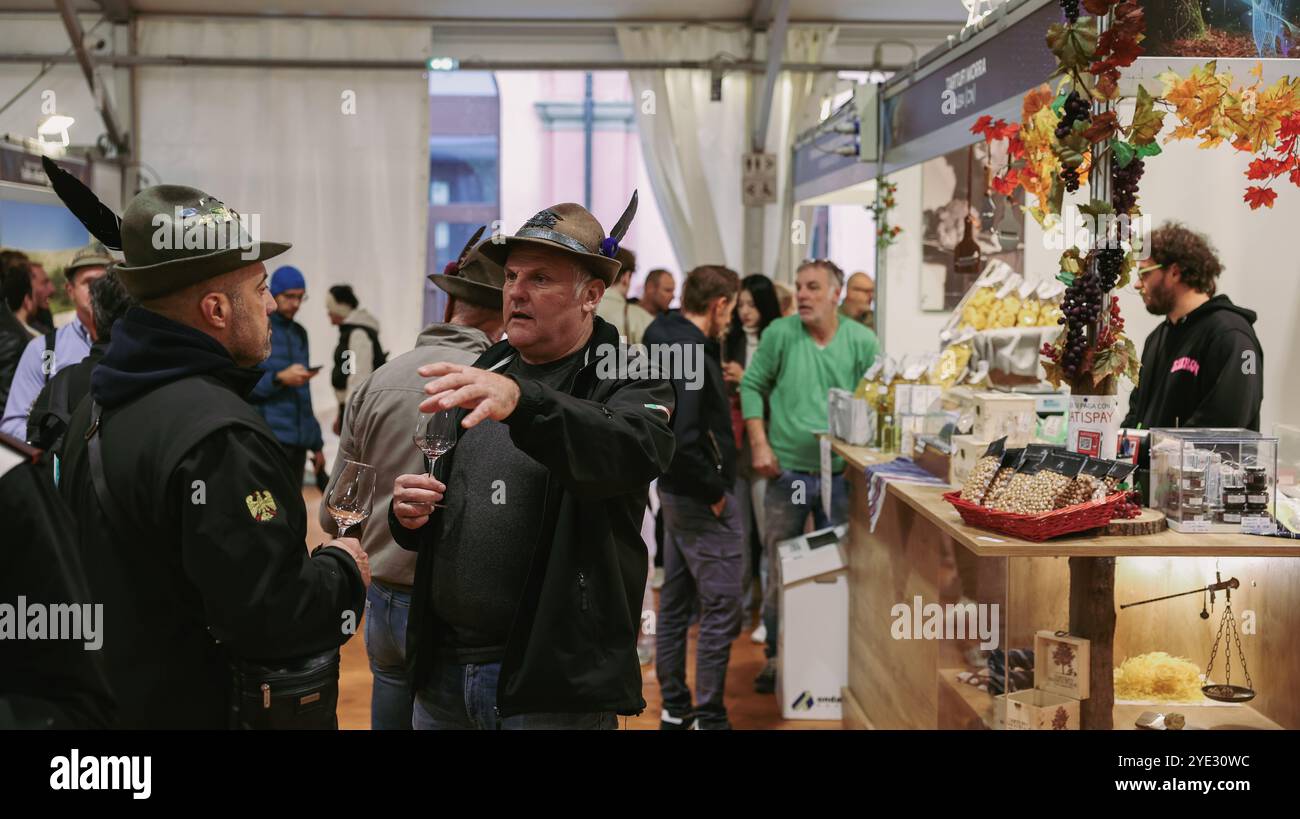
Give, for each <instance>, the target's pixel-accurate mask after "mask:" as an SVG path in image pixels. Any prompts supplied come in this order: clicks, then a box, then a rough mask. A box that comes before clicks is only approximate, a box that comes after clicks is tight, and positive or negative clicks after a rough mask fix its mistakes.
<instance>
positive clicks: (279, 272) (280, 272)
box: [271, 265, 307, 296]
mask: <svg viewBox="0 0 1300 819" xmlns="http://www.w3.org/2000/svg"><path fill="white" fill-rule="evenodd" d="M306 289H307V280H306V279H304V278H303V276H302V271H301V270H299V269H298V268H296V267H293V266H291V265H285V266H284V267H280V268H276V271H275V272H274V273H272V274H271V295H272V296H278V295H280V294H281V293H283V292H284V291H286V290H306Z"/></svg>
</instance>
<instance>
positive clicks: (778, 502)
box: [763, 469, 849, 657]
mask: <svg viewBox="0 0 1300 819" xmlns="http://www.w3.org/2000/svg"><path fill="white" fill-rule="evenodd" d="M796 483H801V484H802V485H801V486H799V487H796ZM821 483H822V481H821V476H819V475H815V474H813V473H811V472H793V471H791V470H788V469H787V470H783V471H782V472H781V475H780V477H777V478H773V479H772V480H770V481H768V483H767V496H766V497H765V498H764V499H763V514H764V516H765V517H764V528H765V529H766V531H765V532H764V535H765V536H766V542H765V543H764V544H763V546H764V548H766V549H767V566H768V569H767V579H768V583H767V592H766V594H765V595H764V597H763V625H764V626H765V627H766V628H767V650H766V652H765V653H766V654H767V656H768V657H775V656H776V638H777V635H778V629H779V628H780V625H781V619H780V618H781V612H780V600H781V596H780V589H779V587H780V585H781V580H780V578H781V556H780V555H779V554H778V553H777V548H776V544H778V543H780V542H781V541H783V540H789V539H790V538H792V537H798V536H799V535H802V534H803V530H804V524H805V523H806V522H807V521H808V515H809V514H811V515H812V518H813V530H814V531H815V530H817V529H825V528H826V527H828V526H838V525H839V524H841V523H844V522H845V521H846V520H848V519H849V484H848V480H847V479H846V478H845V477H844V473H842V472H841V473H840V474H839V475H834V476H832V477H831V516H830V517H829V518H827V517H826V513H825V512H824V511H823V510H822V488H821ZM796 488H798V489H799V490H800V491H799V492H798V495H799V497H798V498H797V500H802V501H803V502H802V503H796V502H795V501H796V497H795V496H796Z"/></svg>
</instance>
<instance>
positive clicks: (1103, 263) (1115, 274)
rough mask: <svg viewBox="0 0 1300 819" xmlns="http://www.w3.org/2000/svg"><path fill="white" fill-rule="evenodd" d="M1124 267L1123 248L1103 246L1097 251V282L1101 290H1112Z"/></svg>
mask: <svg viewBox="0 0 1300 819" xmlns="http://www.w3.org/2000/svg"><path fill="white" fill-rule="evenodd" d="M1123 267H1124V249H1123V248H1120V247H1104V248H1102V249H1101V250H1098V251H1097V284H1098V285H1099V286H1100V288H1101V290H1102V291H1103V292H1104V291H1107V290H1114V289H1115V283H1116V282H1118V281H1119V272H1120V270H1122V269H1123Z"/></svg>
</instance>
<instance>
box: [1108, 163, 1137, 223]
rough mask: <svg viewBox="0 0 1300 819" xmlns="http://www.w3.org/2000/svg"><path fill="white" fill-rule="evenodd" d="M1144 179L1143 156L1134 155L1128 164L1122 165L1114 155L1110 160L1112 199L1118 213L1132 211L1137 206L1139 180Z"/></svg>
mask: <svg viewBox="0 0 1300 819" xmlns="http://www.w3.org/2000/svg"><path fill="white" fill-rule="evenodd" d="M1141 180H1142V157H1140V156H1139V157H1134V158H1133V159H1132V161H1130V162H1129V163H1128V165H1126V166H1124V167H1122V168H1121V167H1120V165H1119V163H1118V162H1116V161H1115V158H1114V157H1113V156H1112V157H1111V160H1110V190H1111V195H1110V201H1111V204H1113V205H1114V206H1115V212H1116V213H1131V212H1132V211H1133V208H1134V207H1136V206H1137V194H1138V182H1140V181H1141Z"/></svg>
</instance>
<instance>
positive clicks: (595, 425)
mask: <svg viewBox="0 0 1300 819" xmlns="http://www.w3.org/2000/svg"><path fill="white" fill-rule="evenodd" d="M594 322H595V324H594V327H593V329H592V335H591V340H590V341H589V342H588V344H587V347H586V349H585V350H584V352H583V364H582V366H581V367H580V368H579V369H578V371H577V373H576V374H575V376H574V378H573V380H572V381H571V382H570V384H569V386H568V388H567V389H562V390H557V389H553V388H551V387H548V386H546V385H545V384H543V383H541V382H539V381H532V380H528V379H517V380H518V381H519V387H520V397H519V404H518V406H517V407H516V408H515V411H514V412H513V413H511V415H510V416H509V417H508V418H506V419H505V422H504V423H505V425H506V426H508V427H509V428H510V440H511V442H512V443H513V444H514V445H515V446H516V447H517V448H518V449H519V450H520V451H521V452H523V453H524V454H526V455H528V456H529V457H531V458H533V459H534V460H535V461H537V462H538V463H539V464H541V465H542V466H544V467H546V469H547V472H548V477H547V485H546V490H545V501H544V505H543V509H542V515H541V519H540V520H538V521H537V539H536V541H535V542H534V543H532V544H531V545H530V548H531V549H532V560H531V561H530V563H529V569H528V578H527V580H526V581H525V585H524V590H523V594H522V596H521V598H520V600H519V603H518V605H517V607H516V609H515V615H514V619H513V624H512V625H511V627H510V636H509V638H508V640H507V642H506V649H505V656H504V657H503V658H502V660H501V677H500V681H499V682H498V686H497V711H498V713H499V715H500V716H502V717H508V716H512V715H514V714H527V713H537V712H562V713H594V712H602V711H614V712H617V713H619V714H637V713H640V712H641V710H642V709H644V708H645V700H644V699H643V698H642V697H641V666H640V661H639V660H638V659H637V655H636V639H637V633H638V630H639V627H640V624H641V598H642V594H643V593H644V591H645V578H646V571H647V568H648V566H647V563H648V560H647V558H648V554H647V552H646V547H645V543H644V542H643V541H642V540H641V520H642V517H643V516H644V515H645V507H646V500H647V489H648V487H649V485H650V482H651V481H652V480H654V479H655V478H658V477H659V476H660V475H661V474H662V473H663V471H664V470H665V469H667V467H668V464H669V463H670V462H671V461H672V457H673V433H672V430H671V428H670V426H669V421H670V420H671V417H672V414H673V389H672V387H671V386H670V385H669V383H668V382H667V381H664V380H662V379H659V378H655V377H643V378H637V377H631V375H630V374H628V377H622V376H621V374H619V373H613V374H609V373H606V372H605V370H606V368H605V367H602V366H600V363H601V361H602V360H605V361H608V360H611V357H616V356H617V355H618V345H619V338H618V330H617V329H615V327H614V325H612V324H610V323H609V322H607V321H604V320H603V319H601V318H599V317H596V318H595V319H594ZM518 354H519V353H518V352H517V351H516V350H515V349H514V347H512V346H511V345H510V342H509V341H508V340H502V341H500V342H498V343H497V344H495V345H493V346H492V347H489V348H488V349H487V351H486V352H484V353H483V355H482V356H481V357H480V358H479V359H478V361H476V362H474V366H475V367H478V368H480V369H487V370H496V371H499V370H500V369H501V368H503V367H504V366H505V365H506V364H507V363H508V362H509V360H510V359H511V358H513V357H514V356H516V355H518ZM466 414H467V413H466V412H465V411H464V410H458V411H457V419H458V421H459V420H460V419H463V418H464V416H465V415H466ZM460 429H461V427H460V426H459V423H458V424H457V430H460ZM456 457H457V456H456V448H455V447H453V448H452V449H451V451H450V452H448V453H447V454H445V455H443V456H442V457H440V458H439V459H438V464H437V467H436V471H435V472H436V475H437V477H438V479H439V480H442V481H446V480H447V476H448V475H450V474H451V467H452V464H453V463H454V460H455V458H456ZM441 514H443V512H442V511H441V510H438V509H435V510H434V514H433V516H431V517H430V519H429V521H428V523H426V524H425V525H424V526H422V527H420V528H419V529H417V530H414V531H412V530H409V529H406V528H404V527H403V526H402V525H401V524H400V523H399V522H398V521H397V518H396V517H395V516H394V515H393V512H392V505H391V504H390V505H389V512H388V519H389V528H390V529H391V530H392V534H393V539H394V540H395V541H397V544H398V545H399V546H401V547H402V548H404V549H408V550H412V551H417V552H419V557H418V558H417V559H416V563H415V587H414V591H413V592H412V596H411V611H410V616H409V620H408V625H407V633H406V652H407V663H408V665H409V666H410V671H411V676H412V683H413V685H414V687H415V688H416V689H417V690H418V689H419V688H421V687H423V686H424V685H426V684H427V683H428V680H429V678H430V673H431V672H432V670H433V669H434V667H435V665H436V663H439V662H445V660H444V659H442V658H440V657H439V652H438V646H439V644H440V632H441V631H442V630H443V629H445V628H446V625H445V624H444V623H442V622H441V621H440V620H439V619H438V617H437V616H436V614H435V611H434V607H433V606H432V605H431V601H430V594H431V591H432V579H433V564H434V556H435V553H436V552H437V550H438V547H439V544H438V538H439V533H440V532H441V531H442V521H441V519H440V517H439V516H440V515H441ZM471 523H472V524H474V525H479V526H487V527H490V526H492V525H493V523H492V521H491V520H481V521H471Z"/></svg>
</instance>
